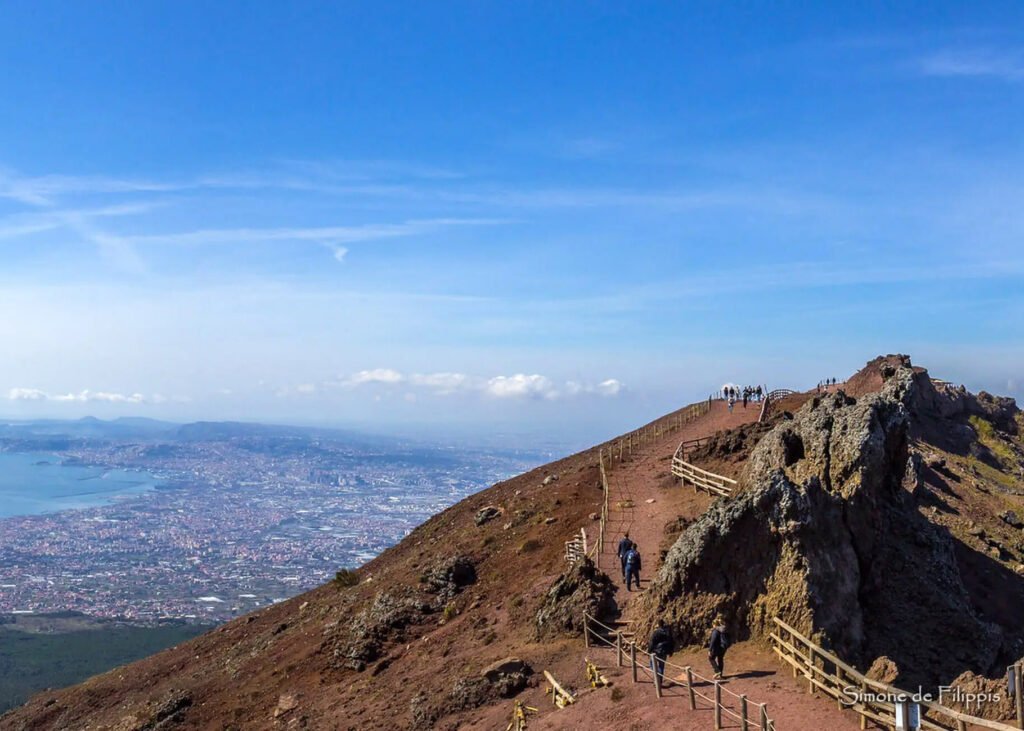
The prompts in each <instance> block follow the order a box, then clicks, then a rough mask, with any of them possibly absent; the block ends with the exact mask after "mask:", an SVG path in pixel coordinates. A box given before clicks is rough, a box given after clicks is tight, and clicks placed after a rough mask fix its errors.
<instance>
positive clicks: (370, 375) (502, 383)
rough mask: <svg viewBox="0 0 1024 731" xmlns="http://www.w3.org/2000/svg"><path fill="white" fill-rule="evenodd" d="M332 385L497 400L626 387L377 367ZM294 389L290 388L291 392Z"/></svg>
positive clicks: (611, 382) (616, 391) (613, 392)
mask: <svg viewBox="0 0 1024 731" xmlns="http://www.w3.org/2000/svg"><path fill="white" fill-rule="evenodd" d="M329 385H335V386H341V387H344V388H348V389H353V388H359V387H364V386H377V387H397V386H403V387H407V388H414V389H417V388H418V389H422V390H425V391H428V392H431V393H433V394H435V395H438V396H448V395H451V394H456V393H466V394H478V395H483V396H487V397H490V398H496V399H542V400H554V399H559V398H565V397H575V396H587V395H592V396H608V397H613V396H618V395H620V394H622V393H623V392H624V390H625V386H624V385H623V383H622V382H621V381H619V380H617V379H615V378H608V379H605V380H603V381H601V382H600V383H597V384H595V385H591V384H587V383H581V382H578V381H567V382H565V383H564V384H561V385H559V384H558V383H556V382H555V381H554V380H552V379H551V378H548V377H547V376H543V375H541V374H539V373H532V374H529V373H515V374H512V375H508V376H506V375H498V376H491V377H480V376H470V375H467V374H465V373H454V372H440V373H413V374H409V375H407V374H404V373H402V372H401V371H398V370H395V369H394V368H374V369H371V370H364V371H357V372H356V373H352V374H350V375H347V376H343V377H341V378H339V379H336V380H334V381H332V382H331V383H330V384H329ZM290 392H291V391H289V393H290Z"/></svg>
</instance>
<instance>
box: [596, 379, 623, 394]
mask: <svg viewBox="0 0 1024 731" xmlns="http://www.w3.org/2000/svg"><path fill="white" fill-rule="evenodd" d="M623 388H625V386H624V385H623V384H622V381H619V380H617V379H615V378H609V379H607V380H605V381H601V382H600V383H599V384H597V389H596V390H597V393H599V394H601V395H602V396H618V395H619V394H620V393H622V389H623Z"/></svg>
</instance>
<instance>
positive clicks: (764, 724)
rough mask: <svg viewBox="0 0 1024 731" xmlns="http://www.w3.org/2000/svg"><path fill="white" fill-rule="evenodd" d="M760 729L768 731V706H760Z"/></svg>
mask: <svg viewBox="0 0 1024 731" xmlns="http://www.w3.org/2000/svg"><path fill="white" fill-rule="evenodd" d="M761 729H762V731H768V706H761Z"/></svg>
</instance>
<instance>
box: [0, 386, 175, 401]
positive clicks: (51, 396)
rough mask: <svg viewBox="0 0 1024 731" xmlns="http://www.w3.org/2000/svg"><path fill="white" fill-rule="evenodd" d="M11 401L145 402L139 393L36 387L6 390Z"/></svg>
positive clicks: (161, 398)
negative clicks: (69, 391)
mask: <svg viewBox="0 0 1024 731" xmlns="http://www.w3.org/2000/svg"><path fill="white" fill-rule="evenodd" d="M7 398H8V399H9V400H11V401H58V402H78V403H90V402H101V403H110V404H144V403H146V402H147V399H146V397H145V396H143V395H142V394H141V393H131V394H124V393H112V392H110V391H91V390H89V389H85V390H83V391H79V392H78V393H48V392H46V391H41V390H39V389H38V388H12V389H11V390H9V391H8V392H7ZM153 400H154V402H156V403H162V402H163V400H164V399H163V397H162V396H158V397H154V399H153Z"/></svg>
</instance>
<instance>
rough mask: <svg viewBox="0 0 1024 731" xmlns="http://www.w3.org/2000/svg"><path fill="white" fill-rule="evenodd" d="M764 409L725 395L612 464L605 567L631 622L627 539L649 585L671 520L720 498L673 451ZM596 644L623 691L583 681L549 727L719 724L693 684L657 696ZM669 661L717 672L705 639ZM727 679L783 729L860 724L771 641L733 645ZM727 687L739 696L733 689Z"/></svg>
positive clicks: (709, 692) (595, 651)
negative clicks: (792, 670)
mask: <svg viewBox="0 0 1024 731" xmlns="http://www.w3.org/2000/svg"><path fill="white" fill-rule="evenodd" d="M759 413H760V404H753V403H752V404H750V405H748V406H747V408H746V409H744V408H743V405H742V403H738V404H736V405H735V407H734V408H733V411H732V412H731V413H730V412H729V410H728V407H727V405H726V404H725V403H724V402H721V401H715V402H712V406H711V411H710V412H709V413H708V414H706V415H705V416H703V417H701V418H699V419H697V420H695V421H693V422H692V423H690V424H687V425H686V426H684V427H683V428H682V429H681V430H679V431H676V432H674V433H672V434H669V435H666V436H665V437H662V438H661V439H659V440H657V441H654V442H651V443H649V444H647V445H645V446H644V449H643V450H641V451H639V452H635V453H634V454H633V456H632V457H631V458H629V457H627V458H626V460H625V464H623V465H621V466H619V465H618V464H616V465H615V466H614V467H613V468H612V469H611V470H610V471H609V473H608V479H609V486H610V492H609V523H608V530H607V536H606V541H607V542H606V545H605V547H604V549H605V550H604V552H603V553H602V556H601V566H602V568H603V569H604V570H605V571H606V572H607V573H608V574H609V575H610V576H612V577H613V578H614V579H615V581H616V583H617V585H618V586H619V592H618V595H617V599H618V602H619V606H620V608H621V609H622V620H623V621H625V622H628V621H629V620H630V619H631V618H632V615H633V611H632V610H633V607H634V605H635V604H636V602H635V600H636V598H638V597H639V596H641V592H637V591H635V590H634V591H633V592H627V591H626V586H625V582H624V581H623V578H622V572H621V567H620V565H619V560H618V557H617V556H616V547H617V545H618V541H619V539H620V538H621V537H622V535H623V534H624V533H625V531H626V530H628V531H629V534H630V538H632V539H633V540H634V541H635V542H636V543H637V544H638V546H639V548H640V553H641V557H642V559H643V567H644V570H643V572H642V573H641V586H642V587H646V586H647V585H648V584H649V581H650V580H649V578H647V577H650V576H652V575H653V574H654V573H655V572H656V571H657V570H658V568H659V563H660V558H661V556H660V553H661V549H662V548H663V546H665V544H666V534H665V526H666V525H667V524H668V523H669V522H671V521H674V520H675V519H677V518H679V517H684V518H686V519H688V520H693V519H695V518H697V517H698V516H700V515H701V514H702V513H703V512H704V511H705V510H707V508H708V506H709V505H710V504H711V501H712V498H711V496H709V495H708V494H707V493H704V492H695V491H694V490H693V489H692V488H691V487H686V488H682V487H681V486H680V484H679V480H678V479H677V478H674V477H672V475H671V459H672V455H673V454H674V453H675V451H676V448H677V447H678V446H679V443H680V442H681V441H683V440H687V439H695V438H697V437H705V436H710V435H711V434H714V433H715V432H716V431H719V430H722V429H731V428H734V427H737V426H740V425H742V424H746V423H750V422H754V421H757V417H758V415H759ZM648 500H653V502H648ZM625 501H632V504H633V507H632V508H629V507H625V506H624V505H628V503H626V502H625ZM641 591H642V590H641ZM637 644H638V645H639V646H640V647H641V648H643V649H646V647H645V645H646V638H637ZM588 653H589V657H590V659H592V660H594V661H595V662H597V663H598V665H599V666H600V667H601V668H602V670H603V671H604V673H605V675H606V676H607V677H608V678H609V679H610V680H611V681H612V682H613V683H614V684H615V687H616V688H617V689H618V693H621V696H620V698H619V700H617V701H613V700H612V696H611V693H610V691H607V690H606V689H598V690H594V691H591V690H584V691H583V694H585V695H586V696H587V698H586V701H585V702H582V703H578V704H577V705H575V706H572V707H570V708H567V709H565V710H563V711H561V712H558V713H546V714H543V715H542V716H541V717H540V718H538V719H537V721H538V724H537V725H538V726H539V727H540V728H545V729H575V728H584V727H592V722H593V720H594V719H598V718H599V719H600V720H601V723H602V726H603V727H605V728H612V727H617V726H620V725H622V726H623V727H626V728H630V729H638V730H639V729H663V728H673V729H708V728H712V726H713V712H712V710H711V707H710V706H709V704H708V703H706V702H702V701H700V700H699V699H698V707H697V709H696V710H690V707H689V699H688V693H687V691H686V689H685V688H683V687H682V686H676V685H669V686H668V687H666V688H665V691H664V695H665V698H664V699H663V700H662V701H658V700H657V699H656V698H655V697H654V689H653V685H652V678H651V676H650V673H645V672H640V673H639V677H638V682H637V683H636V684H633V682H632V678H631V676H630V672H629V667H628V662H629V660H628V657H627V658H626V660H625V663H626V665H627V666H626V667H622V668H619V667H617V665H616V653H615V650H614V649H612V648H602V647H592V648H591V649H590V650H589V651H588ZM670 662H672V663H674V664H675V665H678V666H681V667H685V666H687V665H689V666H692V667H693V669H694V672H696V673H698V674H699V675H701V676H704V677H706V678H710V677H711V670H710V668H709V667H708V661H707V657H706V654H705V652H704V650H703V648H697V647H690V648H680V650H679V651H678V652H676V653H675V654H674V655H673V656H672V657H671V658H670ZM666 676H667V677H669V678H675V677H678V679H680V680H684V679H685V675H683V674H682V673H681V672H679V671H677V670H672V669H669V670H667V671H666ZM723 687H724V688H727V689H728V690H729V691H732V692H733V693H736V694H746V695H747V696H748V698H749V701H750V703H751V705H750V711H751V717H752V718H754V713H755V712H756V709H755V707H754V706H753V705H752V704H753V703H755V702H756V703H765V704H767V706H768V712H769V715H770V716H771V718H772V719H773V720H774V721H775V722H776V727H777V728H778V729H779V730H780V731H782V729H794V730H795V729H798V730H803V729H817V728H830V729H832V730H833V731H847V730H849V731H853V730H854V729H859V728H860V724H859V721H858V718H857V716H856V715H855V714H852V713H847V712H842V711H840V710H839V709H838V708H837V707H836V706H835V704H834V703H832V702H827V701H825V700H823V699H821V698H820V697H815V696H811V695H809V694H808V693H807V689H806V688H805V687H804V686H802V685H801V684H799V683H798V682H797V681H795V680H793V679H792V678H791V677H790V675H789V674H788V673H785V672H784V671H783V670H782V669H781V667H780V665H779V663H778V662H777V660H776V658H775V657H774V655H773V654H772V653H771V652H770V651H769V650H767V649H765V648H763V647H760V646H758V645H756V644H754V643H740V644H738V645H736V646H734V647H732V648H730V650H729V653H728V655H727V658H726V679H725V682H724V685H723ZM694 688H695V690H696V691H697V692H698V693H702V694H704V695H706V696H709V697H713V695H714V687H713V685H711V684H710V683H703V682H702V681H699V680H698V681H697V682H695V683H694ZM724 696H725V697H726V698H727V699H730V701H731V702H734V703H738V701H736V700H735V698H734V697H732V696H731V695H730V694H729V693H728V692H725V693H724ZM581 700H582V699H581ZM739 727H740V724H739V722H738V721H736V720H735V719H732V718H729V717H728V716H726V717H725V718H724V719H723V728H726V729H730V728H739Z"/></svg>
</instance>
